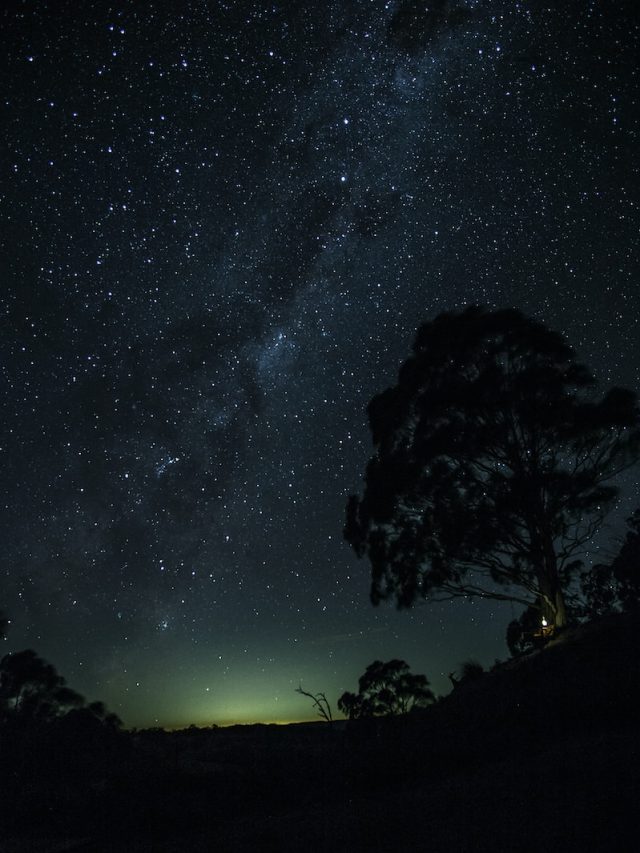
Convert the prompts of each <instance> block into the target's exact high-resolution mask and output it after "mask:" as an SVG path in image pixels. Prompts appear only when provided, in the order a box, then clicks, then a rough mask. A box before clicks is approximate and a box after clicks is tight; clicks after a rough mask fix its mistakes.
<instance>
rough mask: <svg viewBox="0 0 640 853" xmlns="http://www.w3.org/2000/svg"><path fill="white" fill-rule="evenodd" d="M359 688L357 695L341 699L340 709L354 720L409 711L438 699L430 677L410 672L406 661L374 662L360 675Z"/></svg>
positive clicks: (339, 702) (350, 694)
mask: <svg viewBox="0 0 640 853" xmlns="http://www.w3.org/2000/svg"><path fill="white" fill-rule="evenodd" d="M358 687H359V692H358V693H357V694H356V693H349V692H346V693H343V694H342V696H341V697H340V698H339V699H338V708H339V709H340V710H341V711H342V713H343V714H345V716H347V717H349V719H350V720H354V719H359V718H361V717H374V716H391V715H395V714H407V713H408V712H409V711H411V710H412V709H413V708H419V707H424V706H425V705H428V704H429V703H430V702H433V699H434V696H433V693H432V692H431V690H430V689H429V682H428V681H427V678H426V676H424V675H414V674H413V673H411V672H409V664H407V663H405V661H403V660H396V659H394V660H390V661H387V662H386V663H383V662H382V661H379V660H376V661H374V662H373V663H371V664H369V666H368V667H367V668H366V670H365V672H364V674H363V675H361V676H360V679H359V681H358Z"/></svg>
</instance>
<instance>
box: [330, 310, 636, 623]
mask: <svg viewBox="0 0 640 853" xmlns="http://www.w3.org/2000/svg"><path fill="white" fill-rule="evenodd" d="M594 385H595V382H594V377H593V375H592V374H591V372H590V371H589V370H588V369H587V368H586V367H585V366H584V365H582V364H579V363H577V362H576V361H575V358H574V353H573V351H572V349H571V348H570V347H569V346H568V344H567V343H566V341H565V340H564V339H563V338H562V336H561V335H559V334H557V333H555V332H553V331H550V330H548V329H547V328H546V327H545V326H543V325H542V324H541V323H539V322H537V321H534V320H532V319H529V318H527V317H525V316H524V315H523V314H521V313H520V312H518V311H515V310H501V311H494V312H490V311H487V310H485V309H482V308H479V307H471V308H468V309H466V310H465V311H463V312H461V313H458V314H454V313H448V314H442V315H440V316H439V317H437V318H436V319H435V320H434V321H433V322H430V323H426V324H424V325H423V326H422V327H421V328H420V329H419V331H418V334H417V337H416V340H415V343H414V345H413V351H412V354H411V355H410V357H409V358H408V359H407V361H406V362H405V363H404V364H403V365H402V367H401V369H400V373H399V378H398V383H397V385H396V386H395V387H393V388H389V389H387V390H386V391H384V392H383V393H382V394H379V395H378V396H376V397H374V398H373V399H372V401H371V403H370V404H369V409H368V412H369V421H370V427H371V431H372V436H373V443H374V447H375V455H374V456H373V457H372V459H371V460H370V461H369V463H368V465H367V469H366V475H365V490H364V495H363V496H362V497H358V496H355V495H353V496H351V498H350V499H349V503H348V507H347V522H346V527H345V536H346V538H347V540H348V541H349V542H350V543H351V545H352V546H353V548H354V549H355V551H356V553H357V554H358V555H359V556H364V555H367V556H368V557H369V560H370V562H371V566H372V585H371V597H372V600H373V602H374V604H377V603H378V602H380V601H381V600H383V599H395V601H396V602H397V604H398V605H399V606H400V607H407V606H410V605H412V604H413V603H414V602H415V601H416V600H418V599H421V598H426V599H432V600H433V599H442V598H451V597H457V596H464V597H468V596H479V597H484V598H492V599H502V600H510V601H516V602H521V603H522V604H524V605H525V607H531V606H533V607H534V608H536V609H537V611H538V619H540V616H544V617H545V618H546V619H547V620H548V622H549V624H551V625H554V626H558V627H560V626H562V625H564V624H565V621H566V603H565V597H566V596H567V595H568V594H569V595H570V594H572V590H573V589H574V587H573V586H572V582H573V580H574V579H575V578H576V575H577V573H578V570H579V567H580V563H579V560H578V558H579V555H580V553H581V550H582V548H583V546H584V545H585V543H587V542H588V541H589V540H590V539H591V538H592V536H593V535H594V533H595V531H596V530H597V529H598V527H599V525H600V523H601V521H602V519H603V517H604V515H605V513H606V512H607V510H608V509H609V508H610V506H611V504H612V502H613V501H614V498H615V496H616V494H617V490H616V488H615V486H614V485H613V483H612V479H613V478H614V477H615V476H616V475H617V474H618V473H619V472H620V471H622V470H623V469H624V468H626V467H627V466H629V465H630V464H632V463H633V462H635V461H636V460H637V459H638V455H639V448H640V429H639V423H640V418H639V413H638V406H637V400H636V396H635V395H634V394H633V393H632V392H631V391H628V390H624V389H620V388H613V389H611V390H610V391H608V392H607V393H606V394H605V395H604V396H603V397H601V398H599V399H598V398H597V397H596V396H595V393H594Z"/></svg>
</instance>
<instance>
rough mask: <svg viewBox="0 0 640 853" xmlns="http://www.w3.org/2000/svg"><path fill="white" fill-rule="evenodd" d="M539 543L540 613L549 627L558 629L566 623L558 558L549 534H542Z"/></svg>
mask: <svg viewBox="0 0 640 853" xmlns="http://www.w3.org/2000/svg"><path fill="white" fill-rule="evenodd" d="M541 545H542V560H541V563H542V565H541V570H540V573H539V575H538V583H539V584H540V592H541V593H542V596H543V600H542V615H543V616H544V618H545V619H546V620H547V624H548V625H549V626H550V627H553V628H554V629H555V630H558V629H559V628H564V627H565V626H566V624H567V609H566V606H565V602H564V594H563V592H562V588H561V586H560V577H559V575H558V560H557V557H556V552H555V548H554V547H553V540H552V538H551V536H550V535H548V534H547V535H545V534H543V535H542V537H541Z"/></svg>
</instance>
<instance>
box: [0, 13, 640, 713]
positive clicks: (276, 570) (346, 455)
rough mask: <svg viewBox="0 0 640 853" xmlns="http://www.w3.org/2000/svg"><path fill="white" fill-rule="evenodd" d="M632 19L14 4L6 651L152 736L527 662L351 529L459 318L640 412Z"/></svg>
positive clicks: (8, 142) (7, 128)
mask: <svg viewBox="0 0 640 853" xmlns="http://www.w3.org/2000/svg"><path fill="white" fill-rule="evenodd" d="M143 6H144V8H143ZM632 6H633V4H629V3H624V2H621V3H616V4H603V3H600V2H595V0H588V2H582V1H581V2H577V0H576V2H569V3H567V2H563V3H559V2H555V1H554V0H546V2H542V0H521V2H513V3H506V4H505V3H498V2H494V0H468V1H467V2H466V3H462V2H461V3H457V2H454V0H451V1H450V2H449V0H440V2H435V3H432V4H425V3H419V2H410V1H409V0H397V2H391V0H389V1H388V2H384V0H372V2H362V3H357V4H349V3H339V2H328V3H325V4H306V3H302V2H296V3H287V4H275V3H260V2H257V0H238V2H231V0H229V2H215V3H213V2H211V3H208V2H202V1H201V0H185V2H183V3H181V4H178V5H175V4H164V3H162V2H156V0H151V2H149V3H145V4H142V5H141V4H136V3H132V2H128V0H124V2H122V3H120V4H115V5H114V4H107V3H101V2H99V0H95V2H90V3H87V4H81V8H79V7H78V4H75V3H73V2H71V0H57V2H42V3H38V4H28V3H23V2H17V0H13V1H12V2H10V3H8V4H5V5H4V7H3V11H2V13H1V14H2V27H1V31H2V35H1V36H0V39H1V41H2V50H1V51H0V56H1V57H2V59H1V60H0V61H1V63H2V74H3V80H4V81H5V82H4V84H3V87H2V92H3V94H2V99H1V103H2V126H3V128H4V133H3V142H2V144H3V156H2V158H1V162H2V166H1V176H2V177H1V184H0V208H1V211H2V222H3V229H2V234H1V235H0V243H1V244H2V252H1V258H2V280H3V287H2V289H1V293H0V306H1V310H2V326H3V330H2V336H1V339H0V351H1V354H2V357H1V364H2V387H3V411H2V419H1V420H2V434H1V456H2V459H3V477H2V489H3V492H4V497H3V514H2V525H3V531H2V538H3V542H4V549H3V550H4V555H3V565H2V569H1V572H2V573H1V574H0V593H1V599H0V603H1V604H2V606H3V608H4V609H6V610H7V611H8V613H9V615H10V616H11V618H12V623H13V624H12V629H11V632H10V634H9V638H8V640H7V642H6V643H5V646H6V647H7V649H8V648H9V647H11V648H14V647H15V648H19V647H24V646H25V645H30V646H33V647H35V648H36V649H37V650H38V651H39V653H40V654H42V655H44V656H45V657H47V658H50V659H51V660H52V661H53V662H54V663H55V664H56V665H57V666H58V668H59V669H60V671H61V672H62V673H63V674H64V675H65V676H66V677H67V678H68V680H69V681H70V683H71V684H73V686H74V687H77V688H78V689H80V690H82V691H84V692H85V693H86V694H87V695H88V696H90V697H92V698H93V697H100V698H102V699H104V700H105V701H107V703H108V704H109V705H110V706H111V707H113V709H114V710H115V711H117V712H118V713H119V714H120V715H121V716H123V718H124V719H125V722H127V723H128V724H131V725H141V724H149V723H153V722H154V721H159V722H161V723H164V724H167V725H168V724H174V723H175V724H178V723H187V722H192V721H193V722H210V721H214V720H218V721H230V720H249V719H254V720H270V719H273V720H275V719H278V720H281V719H299V718H303V717H305V716H309V713H310V711H311V709H310V708H307V705H306V704H305V702H304V700H303V699H301V697H299V696H297V695H296V694H295V693H294V688H295V687H297V686H298V684H299V683H300V681H302V683H303V685H304V686H306V687H307V688H309V689H318V690H320V689H321V690H325V691H326V692H327V693H328V694H330V695H331V696H333V695H337V694H338V693H339V692H341V691H342V690H344V689H352V688H353V687H354V686H355V682H356V679H357V676H358V675H359V674H360V673H361V672H362V671H363V669H364V667H365V666H366V664H367V663H369V662H370V661H371V660H373V659H374V658H375V657H382V658H389V657H392V656H395V657H401V658H405V659H407V660H408V661H409V662H410V664H411V665H412V667H413V669H414V670H415V671H424V672H426V674H427V675H428V676H429V678H430V679H431V680H432V682H433V683H434V686H435V687H436V689H437V690H444V689H445V688H446V678H445V674H446V672H448V671H450V670H451V669H453V668H454V667H455V665H456V664H457V663H459V662H460V661H461V660H462V659H464V658H465V657H468V656H469V655H470V654H471V653H474V654H476V655H478V656H480V657H482V658H483V660H484V662H485V663H486V662H489V663H490V662H491V661H492V660H493V657H495V656H497V655H500V656H504V655H505V654H506V650H505V647H504V642H503V637H504V628H505V625H506V622H507V621H508V620H509V619H510V618H511V611H510V610H509V608H508V607H504V606H502V605H500V606H497V605H494V606H489V605H487V604H485V605H482V606H481V605H479V604H477V603H473V602H468V603H462V604H456V605H455V606H454V605H438V606H433V607H424V608H418V609H417V610H415V611H414V612H411V613H395V612H394V611H391V610H388V609H385V608H382V609H379V610H374V609H373V608H372V607H371V606H370V604H369V602H368V567H367V566H366V565H365V564H364V563H359V562H358V561H357V560H356V559H355V557H354V556H353V554H352V553H351V552H350V550H349V548H348V546H347V545H346V544H345V543H344V542H343V541H342V533H341V531H342V524H343V513H344V504H345V500H346V496H347V494H348V493H349V492H351V491H354V490H357V488H358V485H359V482H360V477H361V475H362V471H363V469H364V465H365V463H366V460H367V458H368V455H369V437H368V432H367V425H366V413H365V409H366V404H367V402H368V400H369V399H370V397H371V396H372V395H373V394H374V393H376V392H378V391H380V390H381V389H382V388H384V387H385V386H386V385H388V384H390V383H391V382H392V381H393V380H394V377H395V374H396V371H397V368H398V365H399V364H400V363H401V361H402V360H403V358H404V357H405V355H406V352H407V350H408V347H409V344H410V341H411V338H412V335H413V333H414V331H415V329H416V327H417V325H418V324H419V323H420V322H421V321H422V320H423V319H425V318H429V317H432V316H434V315H435V314H437V313H439V312H440V311H442V310H446V309H453V308H459V307H460V306H462V305H464V304H466V303H469V302H480V303H485V304H488V305H496V306H502V305H514V306H517V307H519V308H521V309H522V310H524V311H525V312H527V313H530V314H533V315H535V316H538V317H540V318H542V319H543V320H545V321H546V322H548V323H549V325H551V326H552V327H553V328H557V329H558V330H560V331H562V332H563V333H565V334H566V335H567V336H568V338H569V340H570V341H571V343H572V344H573V345H574V346H575V347H576V348H577V349H578V351H579V353H580V355H581V356H582V357H583V359H584V360H585V361H586V362H587V363H589V364H590V365H592V366H593V367H594V368H595V370H596V372H597V373H598V375H599V376H600V377H601V379H602V380H603V381H604V382H607V383H609V382H615V383H617V384H624V385H627V386H629V387H633V388H638V386H639V384H640V352H639V346H638V341H639V340H640V334H639V331H640V330H639V329H638V317H639V316H640V295H639V292H638V243H639V240H638V233H639V229H638V225H639V222H638V158H637V156H636V154H637V150H638V142H639V138H638V129H639V128H638V124H639V106H638V94H639V87H638V82H639V81H638V70H637V55H638V48H639V41H640V39H639V38H638V35H639V32H638V23H637V21H636V18H635V16H634V14H633V9H632ZM627 486H628V488H627V497H626V503H625V507H626V506H628V507H632V506H633V505H634V500H635V503H636V504H637V503H640V501H637V496H638V486H637V483H636V482H635V481H633V480H632V481H630V482H629V483H628V484H627ZM622 517H624V507H623V511H622ZM516 615H517V614H516Z"/></svg>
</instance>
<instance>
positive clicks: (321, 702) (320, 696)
mask: <svg viewBox="0 0 640 853" xmlns="http://www.w3.org/2000/svg"><path fill="white" fill-rule="evenodd" d="M296 693H299V694H300V695H301V696H306V697H307V698H309V699H311V701H312V702H313V706H314V708H316V710H317V711H318V716H319V717H321V718H322V719H323V720H326V721H327V723H333V715H332V714H331V705H329V701H328V699H327V697H326V696H325V694H324V693H308V692H307V691H306V690H303V689H302V685H300V686H299V687H296Z"/></svg>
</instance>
